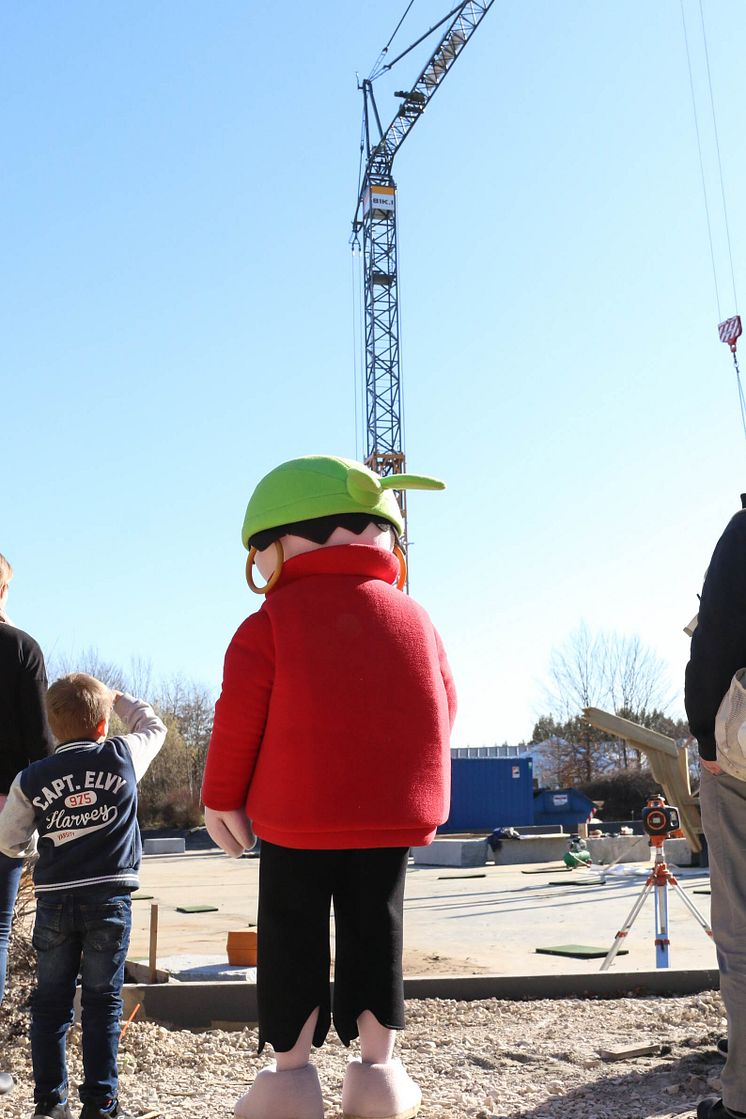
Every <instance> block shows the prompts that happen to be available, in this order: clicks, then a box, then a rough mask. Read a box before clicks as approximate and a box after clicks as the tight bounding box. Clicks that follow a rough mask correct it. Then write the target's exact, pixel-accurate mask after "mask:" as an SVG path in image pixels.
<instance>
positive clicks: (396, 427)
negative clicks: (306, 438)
mask: <svg viewBox="0 0 746 1119" xmlns="http://www.w3.org/2000/svg"><path fill="white" fill-rule="evenodd" d="M493 3H494V0H487V2H486V3H477V2H476V0H468V2H466V3H461V4H459V5H457V7H455V8H454V9H453V10H452V11H450V12H448V14H447V15H445V16H444V17H443V19H442V20H440V22H439V23H437V24H435V25H434V26H433V27H431V28H430V30H429V31H426V32H425V34H424V35H421V36H420V38H419V39H417V40H416V41H415V42H414V43H412V44H411V46H409V47H407V49H406V50H405V51H402V52H401V53H400V54H399V55H397V57H396V58H394V59H393V60H392V61H391V62H388V61H384V58H385V56H386V54H387V51H388V48H384V51H383V53H382V56H381V59H379V62H378V64H377V65H376V67H374V69H373V72H372V73H371V76H370V77H369V78H366V79H365V80H364V81H363V82H362V83H360V85H359V88H360V89H361V91H362V94H363V140H362V145H361V146H362V148H363V153H364V157H365V167H364V170H363V173H362V175H361V183H360V189H359V193H358V200H357V208H356V210H355V216H354V218H353V222H352V230H353V233H352V243H353V247H359V246H360V241H361V239H362V266H363V304H364V339H365V427H366V435H365V443H366V457H365V461H366V463H367V465H368V466H369V467H371V469H372V470H375V471H376V472H377V473H379V474H381V475H388V474H403V473H404V471H405V455H404V444H403V435H402V399H401V361H400V348H399V329H400V324H399V267H398V259H397V219H396V183H395V182H394V178H393V173H392V169H393V162H394V157H395V155H396V153H397V152H398V150H399V148H400V147H401V145H402V144H403V143H404V140H405V139H406V138H407V136H408V135H409V133H410V132H411V130H412V128H413V127H414V125H415V124H416V123H417V121H418V120H419V118H420V117H421V116H422V114H423V112H424V111H425V108H426V106H427V105H428V103H429V102H430V100H431V99H432V97H433V96H434V94H435V92H436V90H437V89H438V88H439V87H440V85H441V84H442V83H443V80H444V78H445V76H446V74H447V73H448V71H449V70H450V69H451V67H452V66H453V64H454V62H455V61H456V59H457V58H458V56H459V55H460V54H461V51H462V50H463V49H464V47H465V46H466V44H467V43H468V41H469V39H470V38H471V37H472V35H473V34H474V32H475V31H476V29H477V27H478V26H479V24H480V23H481V21H482V20H483V18H484V16H485V15H486V14H487V12H488V10H489V9H490V8H491V7H492V4H493ZM449 21H450V22H449ZM445 23H447V24H448V26H447V28H446V30H445V32H444V34H443V35H442V37H441V39H440V41H439V43H438V45H437V46H436V48H435V50H434V51H433V53H432V55H431V56H430V58H429V60H428V61H427V63H426V64H425V66H424V67H423V69H422V71H421V73H420V75H419V77H418V78H417V79H416V81H415V82H414V84H413V85H412V86H411V88H410V89H409V90H406V91H398V92H397V93H396V96H397V97H399V98H400V99H401V105H400V106H399V109H398V111H397V113H396V115H395V116H394V119H393V120H392V121H391V123H390V124H389V126H388V128H386V129H385V130H384V129H383V128H382V126H381V120H380V117H379V114H378V108H377V105H376V101H375V97H374V94H373V82H374V81H375V79H376V78H377V77H380V75H381V74H383V73H386V72H387V71H389V70H391V69H392V68H393V67H394V66H395V65H396V63H397V62H399V60H400V59H402V58H404V56H405V55H407V54H409V52H410V51H411V50H413V49H414V48H415V47H416V46H417V45H418V44H419V43H421V42H422V41H423V40H424V39H426V38H427V37H428V36H429V35H431V34H432V33H433V32H434V31H435V30H437V29H438V28H439V27H441V26H442V25H443V24H445ZM376 137H377V138H376ZM397 495H398V497H399V502H400V504H401V508H402V514H403V516H404V524H405V537H406V523H407V510H406V495H405V493H404V491H398V494H397Z"/></svg>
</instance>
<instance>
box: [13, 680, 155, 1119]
mask: <svg viewBox="0 0 746 1119" xmlns="http://www.w3.org/2000/svg"><path fill="white" fill-rule="evenodd" d="M112 709H113V710H114V711H116V713H117V715H118V716H119V717H120V719H122V720H123V722H124V723H125V724H126V725H127V726H128V727H129V729H130V732H131V733H129V734H127V735H123V736H121V737H115V738H107V734H108V730H109V718H110V715H111V712H112ZM47 714H48V718H49V725H50V727H51V730H52V734H53V735H54V737H55V739H56V740H57V742H58V743H59V745H58V746H57V748H56V750H55V752H54V754H53V755H52V756H51V757H49V758H43V759H41V760H40V761H36V762H33V763H32V764H31V765H29V766H27V768H26V769H24V770H22V772H21V773H19V774H18V776H17V777H16V778H15V780H14V781H13V784H12V785H11V788H10V793H9V796H8V801H7V804H6V806H5V808H4V809H3V811H2V813H1V814H0V851H2V852H3V853H4V854H6V855H10V856H11V857H12V856H15V857H18V856H20V855H23V854H24V851H25V850H27V849H28V848H29V841H31V840H32V836H33V834H34V832H35V831H36V832H38V837H39V840H38V850H39V859H38V862H37V864H36V866H35V868H34V887H35V892H36V920H35V923H34V934H33V943H34V947H35V949H36V951H37V957H38V962H37V986H36V990H35V991H34V995H33V997H32V1003H31V1056H32V1062H33V1070H34V1102H35V1109H34V1116H35V1119H72V1111H71V1110H70V1106H69V1104H68V1102H67V1088H68V1086H67V1065H66V1061H65V1039H66V1035H67V1031H68V1029H69V1028H70V1025H71V1023H72V1020H73V998H74V996H75V983H76V979H77V976H78V972H79V971H80V973H81V979H82V999H81V1005H82V1023H83V1068H84V1073H85V1075H84V1080H83V1084H82V1085H81V1086H80V1089H79V1091H80V1098H81V1100H82V1102H83V1110H82V1111H81V1113H80V1119H129V1117H128V1116H127V1115H126V1113H125V1112H124V1111H123V1110H122V1108H121V1106H120V1104H119V1101H118V1099H117V1087H118V1080H117V1051H118V1045H119V1022H120V1018H121V1013H122V998H121V989H122V982H123V980H124V962H125V957H126V955H127V948H128V946H129V935H130V926H131V902H130V893H131V892H132V891H133V890H136V889H137V887H138V885H139V881H138V869H139V866H140V857H141V854H142V846H141V842H140V831H139V828H138V825H137V782H138V781H139V780H140V778H141V777H142V776H143V775H144V773H145V771H146V770H147V768H148V766H149V765H150V763H151V762H152V760H153V758H154V757H155V756H156V754H157V753H158V751H159V750H160V748H161V746H162V745H163V742H164V739H165V737H166V727H165V726H164V725H163V723H162V722H161V720H160V719H159V718H158V716H157V715H156V714H155V712H154V711H153V709H152V707H150V706H149V705H148V704H147V703H145V702H144V701H143V700H138V699H134V698H133V697H132V696H130V695H126V694H124V693H122V692H118V691H117V692H112V691H111V690H110V689H109V688H107V687H106V685H105V684H102V683H101V681H100V680H96V679H95V678H94V677H93V676H88V675H87V674H85V673H82V672H78V673H73V674H72V675H69V676H63V677H61V678H60V679H59V680H57V681H55V683H54V684H52V686H51V688H50V689H49V691H48V692H47Z"/></svg>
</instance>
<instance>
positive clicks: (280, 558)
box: [246, 540, 285, 594]
mask: <svg viewBox="0 0 746 1119" xmlns="http://www.w3.org/2000/svg"><path fill="white" fill-rule="evenodd" d="M275 548H277V562H276V564H275V569H274V571H273V572H272V574H271V576H270V577H269V579H268V580H267V582H266V583H265V584H264V586H263V587H257V585H256V583H255V582H254V575H253V572H252V568H253V566H254V557H255V556H256V548H249V554H248V557H247V559H246V582H247V583H248V584H249V586H250V587H251V589H252V591H253V592H254V594H266V593H267V591H271V590H272V588H273V587H274V585H275V583H276V582H277V580H278V579H279V578H280V572H281V571H282V565H283V562H284V560H285V553H284V552H283V550H282V544H281V543H280V541H279V540H275Z"/></svg>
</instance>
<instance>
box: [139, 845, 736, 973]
mask: <svg viewBox="0 0 746 1119" xmlns="http://www.w3.org/2000/svg"><path fill="white" fill-rule="evenodd" d="M599 869H600V871H601V873H604V868H599ZM645 869H646V866H645V864H644V863H635V864H625V866H624V867H616V868H612V869H611V871H609V872H607V873H606V880H605V883H604V884H601V883H600V882H598V881H594V880H595V879H596V878H597V874H596V872H594V873H589V872H587V871H583V870H574V871H567V870H565V869H564V868H561V867H560V865H559V864H557V863H555V864H551V865H542V864H530V865H523V866H521V865H517V866H496V865H494V864H488V865H487V866H485V867H481V868H468V869H466V868H465V869H463V870H462V869H459V868H454V867H430V866H428V867H418V866H414V865H412V864H410V868H409V872H408V874H407V885H406V895H405V956H404V963H405V974H406V975H407V976H438V975H467V976H468V975H487V974H489V975H505V976H508V975H514V976H515V975H527V976H529V975H531V976H538V975H555V976H556V975H568V974H570V973H594V972H598V971H599V968H600V965H601V962H602V961H601V960H600V959H590V960H583V959H574V958H567V957H564V956H554V955H545V954H542V953H538V952H537V948H546V947H551V946H557V945H568V944H573V945H589V946H594V947H598V948H603V949H604V950H606V949H608V948H609V947H610V946H611V944H612V943H613V940H614V937H615V935H616V933H617V932H618V931H619V929H620V928H621V926H622V924H623V923H624V921H625V918H626V917H627V915H628V914H629V912H630V910H631V909H632V906H633V904H634V902H635V899H636V898H637V897H638V896H639V895H640V892H641V890H642V889H643V887H644V883H645V873H644V872H645ZM673 869H674V868H672V870H673ZM631 870H634V871H635V873H630V872H629V871H631ZM674 873H676V875H677V878H678V881H679V884H680V886H681V888H682V889H683V891H684V892H685V894H686V895H687V896H688V897H690V898H691V900H692V901H693V902H694V904H695V905H696V907H697V909H699V911H700V912H701V913H702V915H703V917H704V918H705V919H706V920H709V908H710V906H709V903H710V898H709V895H708V894H707V893H706V892H699V891H705V890H707V889H708V888H709V878H708V872H707V869H706V868H705V869H698V868H682V869H681V870H680V871H678V870H675V871H674ZM258 880H259V859H258V858H256V857H246V856H244V857H243V858H241V859H238V860H235V859H230V858H228V857H227V856H225V855H223V854H222V852H219V851H217V850H216V849H211V850H204V851H195V852H190V853H186V854H173V855H152V856H146V857H145V858H144V859H143V864H142V871H141V889H140V891H139V894H138V895H137V896H136V899H135V901H134V903H133V928H132V940H131V947H130V959H132V960H140V961H147V960H148V957H149V951H150V922H151V906H152V905H153V904H154V903H157V905H158V939H157V957H158V961H159V966H160V964H161V962H162V961H164V960H167V961H169V966H170V963H171V961H173V960H174V958H179V957H188V958H189V960H190V961H191V962H193V963H195V964H196V963H198V962H199V959H200V958H202V957H204V958H205V959H207V958H209V959H210V960H211V961H215V960H217V959H221V958H222V959H226V960H227V956H226V939H227V934H228V932H229V931H231V930H234V929H241V928H246V927H248V926H250V925H254V924H255V923H256V919H257V911H256V910H257V889H258ZM695 891H697V892H696V893H695ZM668 903H669V936H670V941H671V947H670V966H671V968H673V969H677V970H682V969H684V970H687V969H715V968H716V967H717V964H716V958H715V949H714V946H713V944H712V941H711V940H710V938H709V937H708V936H707V935H706V933H705V931H704V930H703V929H702V927H701V926H700V924H699V923H698V922H697V920H696V919H695V918H694V917H693V915H692V914H691V913H690V912H689V911H688V910H687V908H686V906H685V904H684V903H683V901H682V900H681V898H680V897H679V896H678V894H677V893H676V891H675V890H674V889H673V888H672V887H669V888H668ZM184 906H191V907H197V908H199V907H201V906H205V907H208V906H214V907H215V909H214V910H211V911H202V912H188V913H184V912H179V907H184ZM332 935H333V925H332ZM654 941H655V906H654V892H651V894H650V895H649V896H648V897H647V898H646V900H645V903H644V905H643V908H642V910H641V912H640V913H639V915H638V917H637V918H636V920H635V922H634V925H633V927H632V929H631V931H630V933H629V935H628V936H627V937H626V938H625V942H624V948H626V950H627V954H626V955H619V956H618V957H617V959H616V961H615V962H614V964H613V965H612V970H613V971H625V972H630V971H631V972H636V971H650V970H652V969H654V968H655V966H656V961H655V945H654Z"/></svg>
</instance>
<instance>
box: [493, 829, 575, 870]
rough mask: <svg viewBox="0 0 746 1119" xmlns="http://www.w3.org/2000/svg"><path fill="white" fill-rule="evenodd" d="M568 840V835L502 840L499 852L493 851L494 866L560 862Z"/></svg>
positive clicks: (526, 836)
mask: <svg viewBox="0 0 746 1119" xmlns="http://www.w3.org/2000/svg"><path fill="white" fill-rule="evenodd" d="M569 838H570V837H569V836H568V835H525V836H524V837H523V838H522V839H504V840H503V841H502V847H501V848H500V850H499V851H495V856H494V859H495V866H517V865H519V864H520V863H556V862H561V861H562V856H563V855H564V854H566V852H567V844H568V840H569ZM491 854H492V852H490V855H491Z"/></svg>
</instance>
